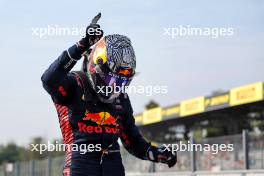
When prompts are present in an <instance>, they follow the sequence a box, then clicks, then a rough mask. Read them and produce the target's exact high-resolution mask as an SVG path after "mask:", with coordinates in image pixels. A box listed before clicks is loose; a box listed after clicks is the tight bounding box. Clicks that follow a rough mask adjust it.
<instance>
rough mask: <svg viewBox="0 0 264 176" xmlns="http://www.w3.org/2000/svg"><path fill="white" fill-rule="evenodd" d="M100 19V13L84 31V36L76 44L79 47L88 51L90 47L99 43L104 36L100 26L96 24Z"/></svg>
mask: <svg viewBox="0 0 264 176" xmlns="http://www.w3.org/2000/svg"><path fill="white" fill-rule="evenodd" d="M100 18H101V13H98V14H97V15H96V16H95V17H94V18H93V20H92V22H91V23H90V25H89V26H87V28H86V30H85V36H84V37H83V38H82V39H81V40H80V41H79V42H78V43H77V44H78V45H79V46H80V47H82V48H85V49H88V48H90V46H92V45H94V44H95V43H96V42H97V41H99V40H100V39H101V38H102V36H103V35H104V32H103V30H102V29H101V28H100V25H99V24H97V22H98V20H99V19H100Z"/></svg>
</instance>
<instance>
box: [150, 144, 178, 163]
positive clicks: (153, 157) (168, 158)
mask: <svg viewBox="0 0 264 176" xmlns="http://www.w3.org/2000/svg"><path fill="white" fill-rule="evenodd" d="M147 157H148V159H149V160H150V161H153V162H159V163H165V164H168V166H169V167H173V166H174V165H175V164H176V163H177V154H176V152H172V151H169V150H167V149H166V148H165V147H161V148H158V147H154V146H150V147H149V149H148V151H147Z"/></svg>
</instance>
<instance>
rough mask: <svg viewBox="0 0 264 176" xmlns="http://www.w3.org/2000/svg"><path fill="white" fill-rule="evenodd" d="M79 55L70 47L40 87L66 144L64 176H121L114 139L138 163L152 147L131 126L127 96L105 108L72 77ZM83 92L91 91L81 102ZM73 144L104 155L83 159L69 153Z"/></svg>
mask: <svg viewBox="0 0 264 176" xmlns="http://www.w3.org/2000/svg"><path fill="white" fill-rule="evenodd" d="M83 52H84V50H83V49H81V48H79V47H78V45H73V46H72V47H70V48H69V49H68V50H66V51H64V52H63V53H62V54H61V55H60V56H59V58H58V59H57V60H55V61H54V62H53V63H52V64H51V65H50V67H49V68H48V69H47V70H46V71H45V72H44V74H43V75H42V77H41V80H42V83H43V87H44V88H45V90H46V91H47V92H48V93H49V94H50V95H51V97H52V100H53V102H54V104H55V107H56V110H57V113H58V117H59V123H60V129H61V133H62V136H63V140H64V144H67V145H66V151H65V164H64V169H63V175H64V176H112V175H113V176H123V175H125V172H124V167H123V164H122V160H121V155H120V151H119V144H118V142H117V140H118V138H120V139H121V141H122V143H123V145H124V147H125V148H126V150H128V152H129V153H131V154H133V155H134V156H136V157H138V158H140V159H147V150H148V148H149V147H150V146H151V145H150V143H148V142H147V141H146V140H145V139H143V137H142V135H141V134H140V132H139V130H138V128H137V127H136V125H135V120H134V117H133V110H132V107H131V104H130V101H129V97H128V96H127V95H126V94H121V95H120V97H118V98H116V99H115V101H114V102H113V103H103V102H101V101H99V100H98V97H97V95H96V93H95V91H94V90H93V89H92V87H91V86H90V85H86V84H85V83H84V82H83V81H82V80H81V79H80V76H79V75H78V74H76V73H75V72H70V70H71V69H72V68H73V66H74V65H75V64H76V62H77V61H78V60H79V59H80V58H81V55H82V53H83ZM85 86H88V87H90V91H89V93H90V94H89V95H90V97H89V98H88V99H84V87H85ZM72 144H74V145H78V146H81V145H88V144H94V145H97V144H99V145H100V147H101V149H102V150H98V151H93V152H86V153H85V154H81V153H80V152H79V151H76V150H73V147H72V146H73V145H72Z"/></svg>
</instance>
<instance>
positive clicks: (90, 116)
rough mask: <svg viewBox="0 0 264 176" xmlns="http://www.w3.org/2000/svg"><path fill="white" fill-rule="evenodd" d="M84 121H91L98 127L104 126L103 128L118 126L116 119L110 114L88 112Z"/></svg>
mask: <svg viewBox="0 0 264 176" xmlns="http://www.w3.org/2000/svg"><path fill="white" fill-rule="evenodd" d="M83 120H90V121H92V122H95V123H96V124H97V125H102V126H103V125H113V126H116V125H117V123H116V119H115V118H114V117H113V116H112V115H111V114H109V113H108V112H99V113H89V112H88V111H86V112H85V117H84V118H83Z"/></svg>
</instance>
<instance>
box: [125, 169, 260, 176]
mask: <svg viewBox="0 0 264 176" xmlns="http://www.w3.org/2000/svg"><path fill="white" fill-rule="evenodd" d="M126 175H127V176H263V175H264V170H237V171H235V170H233V171H219V172H208V171H197V172H158V173H127V174H126Z"/></svg>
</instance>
